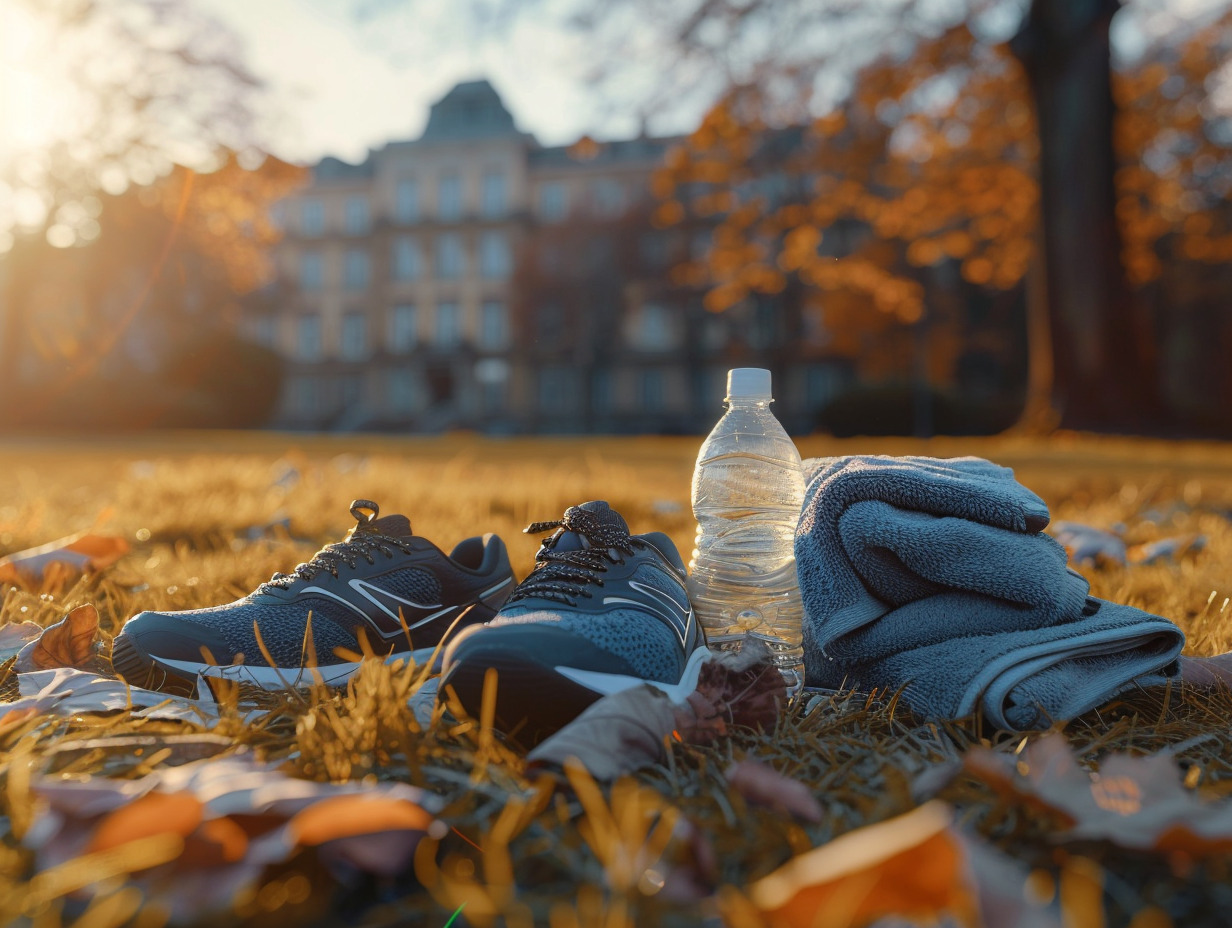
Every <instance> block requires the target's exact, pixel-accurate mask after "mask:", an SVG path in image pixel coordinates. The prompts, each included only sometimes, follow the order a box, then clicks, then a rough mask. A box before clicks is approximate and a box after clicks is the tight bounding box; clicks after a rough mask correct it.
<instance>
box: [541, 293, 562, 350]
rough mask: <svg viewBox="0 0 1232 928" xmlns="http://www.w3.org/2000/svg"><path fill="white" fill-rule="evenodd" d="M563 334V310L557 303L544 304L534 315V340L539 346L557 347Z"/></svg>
mask: <svg viewBox="0 0 1232 928" xmlns="http://www.w3.org/2000/svg"><path fill="white" fill-rule="evenodd" d="M564 334H565V309H564V307H563V306H561V305H560V304H559V303H555V302H552V303H544V304H543V305H542V306H540V307H539V309H538V311H537V312H536V313H535V338H536V340H537V341H538V342H539V344H540V345H543V346H546V347H551V346H554V345H559V344H560V343H561V341H562V340H563V339H564Z"/></svg>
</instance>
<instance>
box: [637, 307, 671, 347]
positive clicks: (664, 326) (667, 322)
mask: <svg viewBox="0 0 1232 928" xmlns="http://www.w3.org/2000/svg"><path fill="white" fill-rule="evenodd" d="M638 330H639V331H638V343H639V347H641V348H644V349H645V350H647V351H668V350H670V349H671V348H673V347H675V342H676V339H675V337H674V336H675V333H674V332H673V331H672V320H671V319H670V317H669V315H668V311H667V307H666V306H663V305H662V304H661V303H646V304H644V305H643V306H642V311H641V314H640V319H639V325H638Z"/></svg>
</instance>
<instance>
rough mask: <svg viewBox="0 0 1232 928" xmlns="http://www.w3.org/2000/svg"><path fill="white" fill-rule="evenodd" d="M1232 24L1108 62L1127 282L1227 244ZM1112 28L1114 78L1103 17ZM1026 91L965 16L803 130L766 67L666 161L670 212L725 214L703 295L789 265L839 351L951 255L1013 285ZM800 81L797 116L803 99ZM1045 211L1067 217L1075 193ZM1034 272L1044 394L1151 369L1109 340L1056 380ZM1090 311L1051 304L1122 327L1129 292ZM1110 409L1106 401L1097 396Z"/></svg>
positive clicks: (1029, 199)
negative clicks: (1222, 214)
mask: <svg viewBox="0 0 1232 928" xmlns="http://www.w3.org/2000/svg"><path fill="white" fill-rule="evenodd" d="M1035 6H1036V8H1043V7H1044V6H1045V4H1042V3H1037V4H1036V5H1035ZM1036 11H1037V12H1038V9H1037V10H1036ZM1229 25H1232V23H1230V21H1229V16H1227V15H1225V16H1223V17H1221V18H1219V19H1218V20H1216V21H1214V22H1212V23H1210V24H1209V25H1208V26H1206V27H1205V28H1203V29H1200V30H1196V31H1191V32H1188V33H1185V34H1183V35H1180V36H1177V35H1175V34H1172V35H1169V36H1165V37H1161V38H1159V39H1158V40H1157V41H1156V43H1155V44H1154V45H1153V46H1152V47H1151V48H1150V49H1149V50H1148V52H1147V54H1146V55H1145V56H1144V58H1143V60H1142V61H1140V62H1138V63H1136V64H1135V65H1133V66H1132V67H1129V68H1127V69H1126V70H1125V72H1124V73H1122V74H1118V75H1116V84H1115V87H1116V96H1117V99H1118V101H1119V102H1120V105H1121V109H1122V113H1123V115H1122V116H1121V118H1120V119H1119V120H1118V122H1117V123H1116V126H1117V138H1116V141H1117V143H1118V156H1119V159H1120V164H1121V166H1122V167H1121V170H1120V171H1119V172H1118V173H1117V175H1116V182H1117V197H1118V199H1117V200H1116V201H1115V202H1116V206H1115V211H1116V218H1115V220H1114V219H1113V217H1112V216H1111V215H1109V216H1108V217H1107V222H1109V223H1112V222H1114V221H1115V222H1116V223H1117V224H1118V225H1117V228H1116V229H1115V230H1114V232H1115V233H1116V234H1115V235H1114V236H1113V237H1112V238H1111V239H1110V241H1123V242H1124V248H1123V249H1120V248H1114V249H1113V254H1112V255H1111V256H1110V260H1111V261H1112V262H1113V263H1115V264H1116V265H1117V266H1116V268H1115V273H1116V274H1120V268H1119V261H1120V260H1122V259H1123V260H1124V262H1125V265H1126V267H1127V268H1128V270H1129V273H1130V279H1131V280H1132V281H1133V283H1134V284H1136V285H1139V286H1141V285H1143V284H1146V283H1148V282H1149V281H1151V280H1153V279H1154V278H1156V277H1157V276H1158V274H1159V272H1160V267H1161V261H1162V260H1164V258H1165V256H1166V255H1179V256H1182V257H1184V258H1186V259H1189V260H1212V261H1217V260H1220V257H1219V256H1221V255H1224V254H1226V249H1227V248H1228V247H1229V246H1228V245H1227V244H1226V243H1225V239H1224V238H1223V237H1222V236H1221V234H1220V232H1221V230H1222V229H1223V226H1222V225H1221V223H1222V222H1223V220H1222V219H1219V218H1217V216H1216V213H1217V212H1218V207H1219V205H1220V203H1221V202H1222V201H1223V200H1224V199H1225V198H1226V191H1225V192H1222V193H1221V192H1220V191H1221V190H1222V189H1223V188H1222V187H1221V186H1220V184H1219V183H1215V182H1214V181H1216V180H1217V179H1219V178H1225V177H1226V173H1227V165H1228V162H1229V153H1228V152H1227V150H1226V148H1225V147H1224V145H1225V144H1226V142H1227V141H1228V139H1227V138H1226V135H1227V133H1226V132H1225V133H1224V134H1223V136H1221V135H1220V133H1219V132H1217V131H1213V127H1214V126H1216V125H1217V124H1218V123H1219V116H1218V113H1217V108H1216V107H1215V105H1214V88H1215V82H1214V79H1213V75H1215V73H1216V70H1217V69H1218V67H1219V66H1220V64H1221V62H1222V60H1223V59H1224V58H1226V56H1227V54H1226V53H1227V48H1226V45H1227V42H1228V39H1227V36H1228V35H1229V34H1230V29H1229ZM1096 28H1098V26H1097V27H1096ZM1102 28H1103V30H1104V31H1103V41H1104V52H1103V54H1104V73H1105V75H1106V73H1107V44H1106V41H1107V22H1106V20H1105V21H1104V22H1103V23H1102ZM1097 38H1098V36H1097ZM1052 39H1053V40H1055V37H1052ZM1050 50H1052V49H1051V47H1050ZM1019 51H1021V49H1019ZM1097 51H1098V50H1097ZM1031 91H1032V86H1031V84H1030V83H1029V82H1028V80H1027V75H1026V72H1025V70H1024V68H1023V65H1022V64H1021V63H1020V56H1019V55H1016V54H1015V53H1014V51H1011V49H1010V47H1009V46H1008V45H1007V44H1005V43H1004V42H1000V41H996V42H994V41H989V40H987V39H985V38H982V37H981V35H980V34H979V33H978V32H977V31H976V30H975V29H973V28H972V27H971V26H970V25H969V24H966V23H964V24H959V25H956V26H953V27H951V28H949V29H946V30H944V31H943V32H941V33H940V34H938V35H935V36H932V37H927V36H926V37H923V38H921V39H920V40H919V41H918V42H917V43H916V44H915V45H914V46H913V49H912V51H911V52H910V53H909V54H907V55H902V54H900V53H893V54H886V55H885V56H883V57H881V58H879V59H877V60H875V61H874V62H872V63H871V64H869V65H867V66H865V67H864V68H862V69H861V70H860V71H859V72H858V74H857V75H856V76H855V78H854V79H853V81H852V92H851V93H850V94H849V95H847V96H846V97H845V98H844V99H843V100H842V101H841V103H840V104H839V105H837V106H835V107H833V108H832V109H830V110H829V111H828V112H826V113H825V114H824V115H822V116H820V117H819V118H812V119H810V120H808V121H807V122H804V123H797V128H796V129H794V130H791V129H789V128H787V127H786V126H785V125H783V124H782V122H779V123H777V124H776V122H775V121H774V114H775V113H776V112H778V113H781V112H782V111H783V108H782V106H781V102H780V96H779V95H780V94H781V88H779V87H776V85H775V84H774V82H773V81H771V80H767V79H765V78H764V76H763V77H762V78H760V79H758V80H756V81H752V82H750V83H747V84H742V85H739V86H735V87H733V88H731V89H730V91H729V92H728V93H727V94H726V95H725V96H724V97H723V98H722V100H721V101H720V102H719V103H718V104H717V105H716V106H715V107H714V108H713V109H712V110H711V111H710V112H709V113H708V114H707V116H706V118H705V120H704V121H703V123H702V124H701V126H700V127H699V128H698V129H697V130H696V131H695V132H694V133H692V135H691V136H690V137H689V138H688V140H687V143H686V144H685V145H682V146H680V147H679V148H677V149H676V150H675V151H674V152H673V153H672V154H671V155H670V157H669V159H668V162H667V164H666V166H665V168H664V169H663V171H662V172H661V173H660V175H659V177H658V178H657V182H656V183H657V191H656V192H657V193H658V194H659V195H660V196H661V197H662V198H663V202H662V204H661V206H660V207H659V210H658V213H657V219H658V221H659V222H661V223H663V224H673V223H677V222H681V221H684V220H685V219H686V218H688V217H690V216H708V217H711V218H712V220H713V221H715V222H716V223H717V231H716V235H715V239H714V247H713V248H712V249H711V251H710V253H709V254H708V255H707V256H706V258H705V260H704V261H701V262H695V263H693V264H691V265H689V266H686V267H684V268H682V269H680V271H679V273H680V274H681V275H683V276H684V277H686V278H687V279H689V280H690V281H692V282H694V283H705V284H706V285H708V286H709V287H710V292H709V295H708V298H707V306H708V307H709V308H710V309H712V310H715V311H721V310H723V309H724V308H726V307H729V306H733V305H736V304H737V303H739V302H740V301H741V300H744V299H746V298H748V297H749V296H750V295H751V294H756V293H775V292H778V291H779V290H781V289H782V288H783V287H784V286H785V284H786V282H787V281H788V280H789V279H792V278H794V279H796V280H798V281H800V282H801V283H803V284H804V285H805V286H806V287H808V288H810V290H811V291H812V292H813V293H814V294H815V300H814V301H813V302H814V306H815V310H816V311H818V312H821V313H823V314H824V317H825V324H826V326H827V327H828V328H829V329H830V331H831V332H832V333H833V341H834V345H835V347H836V349H839V350H846V351H850V352H856V351H860V350H862V346H866V345H867V344H868V341H867V339H866V338H861V337H859V336H858V334H857V333H869V332H873V333H878V332H889V331H891V330H893V329H895V328H898V327H901V326H903V325H913V324H917V323H918V322H919V321H920V320H926V319H927V318H928V314H929V312H930V309H931V308H932V307H930V306H929V305H927V302H926V300H925V290H924V288H923V287H922V286H921V275H922V273H924V272H925V271H926V270H927V269H930V268H933V269H935V268H939V267H943V266H947V265H948V266H951V267H954V268H956V269H957V270H958V272H959V273H960V274H961V276H962V278H963V279H965V281H966V282H967V283H968V284H970V285H975V286H978V287H980V288H983V289H987V290H989V291H1007V290H1011V289H1013V288H1017V287H1019V286H1020V285H1022V284H1023V282H1024V279H1025V278H1026V277H1027V275H1028V271H1029V269H1030V268H1031V267H1032V266H1033V262H1035V261H1036V260H1037V258H1038V255H1037V251H1038V247H1037V242H1038V240H1039V234H1038V230H1039V228H1040V220H1041V197H1040V181H1039V177H1040V174H1039V170H1040V132H1039V129H1040V127H1039V126H1038V123H1037V119H1036V108H1035V106H1034V105H1033V104H1034V103H1036V102H1038V101H1036V100H1033V95H1032V92H1031ZM807 94H808V91H807V90H806V91H804V96H803V97H802V99H801V106H800V108H799V109H798V110H797V112H796V113H795V114H793V115H794V116H795V117H796V118H797V119H798V117H799V112H800V110H807V109H808V107H809V102H810V101H809V100H808V98H807ZM1071 128H1072V127H1071ZM793 131H794V132H795V133H796V135H797V137H796V138H795V139H794V141H793V142H792V144H788V145H780V146H779V148H780V151H779V152H778V153H777V154H776V153H775V146H776V138H778V139H781V138H782V136H784V135H785V134H790V133H792V132H793ZM1109 183H1110V184H1111V164H1110V165H1109ZM1225 186H1226V183H1225ZM1072 199H1073V198H1072V196H1071V200H1072ZM1073 205H1074V206H1075V208H1076V207H1077V204H1076V203H1074V204H1073ZM1051 208H1052V213H1051V214H1050V216H1051V218H1054V219H1055V218H1058V216H1057V214H1058V213H1059V212H1064V202H1061V203H1060V204H1057V203H1055V202H1054V203H1053V204H1052V205H1051ZM1108 212H1109V213H1111V212H1112V203H1111V200H1110V202H1109V206H1108ZM1060 218H1061V219H1062V220H1064V217H1063V216H1061V217H1060ZM1072 218H1073V217H1071V219H1072ZM1079 218H1080V219H1085V220H1088V221H1092V222H1095V223H1099V222H1103V221H1104V220H1103V219H1102V218H1101V217H1100V216H1098V215H1097V216H1083V217H1079ZM1045 225H1046V224H1045ZM1117 251H1120V252H1121V253H1120V254H1117V253H1116V252H1117ZM1074 257H1076V256H1075V255H1068V256H1066V255H1063V256H1061V257H1060V258H1057V259H1056V260H1057V262H1058V263H1059V262H1060V261H1062V260H1065V259H1066V258H1070V259H1072V258H1074ZM1224 260H1226V259H1224ZM1073 272H1074V274H1077V275H1079V276H1081V274H1082V273H1083V268H1082V267H1081V266H1080V265H1078V264H1074V266H1073ZM1033 283H1034V286H1033V287H1032V289H1033V290H1034V291H1035V292H1034V294H1033V299H1032V303H1033V305H1034V307H1035V313H1036V317H1037V322H1039V321H1041V320H1040V319H1039V317H1040V316H1041V315H1042V316H1043V317H1044V318H1043V319H1042V322H1043V325H1042V333H1041V327H1040V326H1038V325H1037V326H1035V327H1034V331H1035V338H1034V339H1033V343H1032V346H1031V350H1032V352H1033V353H1034V354H1036V356H1037V358H1039V357H1044V360H1045V361H1046V362H1047V363H1045V364H1044V365H1042V366H1039V365H1037V367H1036V370H1037V374H1038V372H1039V371H1041V370H1042V371H1043V376H1044V377H1046V378H1047V379H1048V381H1049V382H1048V383H1046V384H1044V389H1045V391H1046V392H1051V391H1052V389H1053V388H1054V387H1055V388H1056V389H1057V391H1058V392H1059V393H1060V394H1062V396H1064V395H1065V393H1066V390H1067V388H1068V390H1069V394H1070V395H1069V397H1068V399H1069V401H1070V408H1071V410H1077V409H1080V408H1081V400H1082V399H1083V398H1084V396H1085V395H1087V394H1089V393H1090V392H1091V391H1092V390H1098V389H1099V385H1101V384H1104V383H1107V385H1108V387H1109V389H1110V391H1111V392H1116V391H1115V389H1114V387H1115V385H1114V384H1113V383H1111V382H1110V381H1111V378H1112V376H1113V374H1116V375H1117V376H1121V375H1124V376H1126V377H1130V378H1139V380H1140V381H1142V382H1143V383H1146V384H1148V385H1149V384H1150V382H1151V381H1152V380H1153V378H1154V377H1155V372H1154V371H1153V370H1150V369H1146V368H1144V366H1143V365H1142V364H1136V363H1134V359H1133V358H1131V357H1130V356H1129V355H1128V354H1122V355H1121V357H1120V360H1121V361H1122V362H1123V366H1124V367H1126V368H1129V370H1128V371H1127V372H1120V371H1113V370H1112V366H1113V365H1115V363H1116V362H1117V360H1118V359H1117V358H1116V357H1106V358H1104V359H1103V364H1102V367H1101V368H1100V369H1099V370H1097V371H1095V373H1094V376H1093V377H1092V378H1090V379H1088V380H1086V381H1083V382H1075V383H1071V382H1069V381H1070V380H1071V379H1073V378H1071V376H1070V369H1069V368H1067V367H1065V366H1062V368H1061V369H1060V370H1057V372H1056V377H1055V381H1056V382H1055V383H1054V382H1053V380H1054V378H1053V376H1052V359H1051V357H1050V355H1051V354H1052V352H1053V347H1054V346H1053V345H1052V344H1051V343H1050V340H1049V324H1048V319H1047V316H1048V314H1049V312H1050V310H1051V312H1052V313H1054V314H1055V313H1056V312H1058V307H1064V306H1065V303H1064V301H1062V300H1058V299H1057V294H1055V293H1054V294H1052V295H1051V297H1050V295H1049V294H1048V292H1047V289H1048V288H1047V287H1045V286H1044V285H1043V279H1042V276H1041V277H1040V278H1035V279H1033ZM1054 289H1055V287H1054ZM1074 289H1075V290H1076V292H1074V293H1067V294H1066V295H1067V296H1069V297H1071V301H1073V300H1079V301H1080V300H1081V295H1082V292H1083V291H1082V288H1081V287H1076V288H1074ZM1123 302H1127V301H1123ZM1097 310H1098V307H1091V308H1090V309H1089V310H1088V309H1084V308H1082V307H1079V308H1078V309H1076V310H1073V312H1078V313H1082V312H1086V313H1089V315H1088V317H1087V322H1085V323H1082V322H1080V321H1079V320H1076V319H1071V318H1064V319H1062V320H1060V321H1061V322H1062V323H1068V324H1071V329H1065V328H1062V327H1060V326H1057V325H1056V324H1055V323H1056V322H1057V320H1056V319H1054V320H1053V322H1054V325H1053V329H1054V330H1056V331H1055V332H1054V333H1053V337H1054V338H1056V337H1064V338H1071V340H1072V336H1071V334H1070V332H1071V331H1072V326H1073V325H1077V327H1078V328H1080V329H1081V328H1083V326H1085V330H1086V331H1087V332H1088V333H1091V334H1090V335H1089V337H1093V338H1096V339H1098V338H1101V337H1103V335H1101V334H1100V333H1101V332H1109V331H1114V332H1115V330H1116V327H1117V326H1118V325H1120V324H1122V323H1121V322H1118V320H1117V318H1116V315H1115V314H1116V313H1118V312H1123V313H1124V317H1123V320H1122V321H1123V324H1124V325H1125V327H1126V328H1129V327H1130V323H1131V315H1132V312H1131V310H1132V307H1131V306H1129V305H1114V306H1112V307H1111V308H1110V310H1109V312H1108V313H1107V314H1106V317H1105V318H1102V319H1099V320H1098V321H1096V317H1095V313H1096V311H1097ZM1064 311H1065V312H1070V310H1069V309H1068V308H1066V309H1065V310H1064ZM930 324H936V320H933V322H932V323H930ZM1093 325H1094V326H1095V328H1092V326H1093ZM1101 327H1102V328H1101ZM943 341H944V340H943ZM949 341H950V343H951V344H952V342H953V339H950V340H949ZM1114 344H1115V343H1114ZM1063 347H1068V346H1063ZM1079 348H1081V346H1079ZM945 355H948V361H949V362H953V361H956V360H957V358H958V352H956V351H949V352H943V356H942V357H940V358H933V359H931V360H932V363H933V364H934V365H935V364H936V363H937V362H940V363H941V364H942V365H944V364H945V363H947V358H946V357H945ZM1045 356H1048V357H1045ZM1064 360H1065V359H1064V358H1062V361H1064ZM1149 362H1150V359H1149V358H1148V359H1147V362H1146V363H1149ZM1100 378H1103V380H1101V379H1100ZM1093 384H1094V385H1095V386H1092V385H1093ZM1037 386H1038V385H1037ZM1139 395H1141V394H1139ZM1125 399H1126V397H1124V396H1122V397H1121V400H1122V401H1124V400H1125ZM1123 405H1124V403H1123ZM1107 413H1108V408H1107V406H1105V407H1104V408H1102V409H1100V410H1097V411H1096V414H1097V415H1101V416H1105V415H1107ZM1125 421H1130V420H1129V419H1126V420H1125ZM1081 424H1083V425H1088V426H1089V425H1092V424H1096V423H1094V422H1092V421H1083V422H1082V423H1081ZM1116 424H1118V425H1120V424H1123V422H1118V423H1116Z"/></svg>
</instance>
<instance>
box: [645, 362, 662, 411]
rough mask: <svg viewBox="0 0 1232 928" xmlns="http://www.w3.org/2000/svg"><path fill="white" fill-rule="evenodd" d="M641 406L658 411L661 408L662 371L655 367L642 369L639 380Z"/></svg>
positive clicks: (647, 409)
mask: <svg viewBox="0 0 1232 928" xmlns="http://www.w3.org/2000/svg"><path fill="white" fill-rule="evenodd" d="M640 388H641V389H640V392H641V397H640V400H641V408H642V409H644V410H646V411H647V412H658V411H659V410H661V409H662V408H663V397H664V392H663V372H662V371H661V370H657V369H655V368H651V369H649V370H645V371H642V376H641V381H640Z"/></svg>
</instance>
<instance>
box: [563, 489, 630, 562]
mask: <svg viewBox="0 0 1232 928" xmlns="http://www.w3.org/2000/svg"><path fill="white" fill-rule="evenodd" d="M577 508H578V509H585V510H586V511H587V512H589V513H591V514H592V515H594V517H595V519H596V521H598V522H599V524H600V525H606V526H609V527H611V528H615V529H618V530H620V531H621V532H624V534H626V535H628V534H629V526H628V525H627V524H626V523H625V520H624V517H622V516H621V514H620V513H619V512H617V511H616V510H615V509H613V508H612V507H611V506H609V505H608V504H607V503H605V502H604V501H603V500H601V499H597V500H592V501H591V502H589V503H582V505H580V506H578V507H577ZM554 547H555V549H556V550H557V551H578V550H581V549H583V548H590V547H593V545H592V544H591V543H590V541H589V540H588V539H587V538H586V536H585V535H579V534H578V533H577V532H571V531H569V530H567V529H566V530H564V531H562V532H561V533H560V535H559V536H558V537H557V539H556V544H555V545H554Z"/></svg>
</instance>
